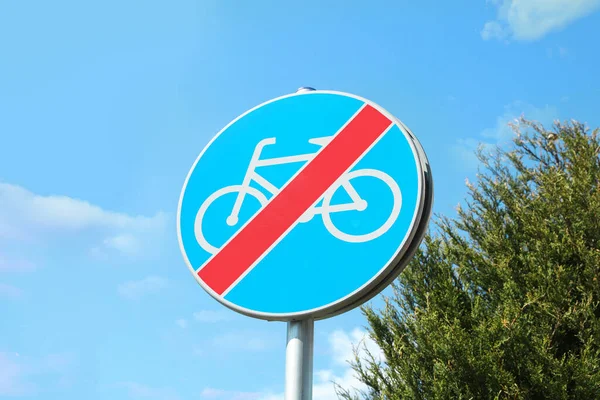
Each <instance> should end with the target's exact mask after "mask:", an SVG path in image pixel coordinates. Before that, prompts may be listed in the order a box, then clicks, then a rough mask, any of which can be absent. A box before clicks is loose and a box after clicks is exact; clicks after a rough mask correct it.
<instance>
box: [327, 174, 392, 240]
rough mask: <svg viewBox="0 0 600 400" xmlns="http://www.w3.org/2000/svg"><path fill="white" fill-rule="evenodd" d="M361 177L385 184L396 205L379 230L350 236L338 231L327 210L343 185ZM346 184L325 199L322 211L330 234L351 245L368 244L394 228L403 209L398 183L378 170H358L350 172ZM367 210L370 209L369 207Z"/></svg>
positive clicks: (328, 194)
mask: <svg viewBox="0 0 600 400" xmlns="http://www.w3.org/2000/svg"><path fill="white" fill-rule="evenodd" d="M359 177H371V178H375V179H378V180H380V181H383V183H385V184H386V185H387V187H388V188H389V189H390V191H391V192H392V196H393V200H394V203H393V206H392V210H391V212H390V215H389V216H388V218H387V219H386V221H385V222H384V223H383V224H382V225H381V226H379V227H378V228H377V229H375V230H374V231H372V232H369V233H365V234H360V235H352V234H349V233H346V232H342V231H341V230H340V229H338V228H337V227H336V226H335V225H334V223H333V221H332V220H331V215H330V213H329V212H327V211H326V210H329V206H330V204H331V199H332V198H333V196H334V194H335V192H336V191H337V190H338V189H339V188H342V184H343V183H344V182H348V181H350V180H352V179H354V178H359ZM344 182H340V183H339V185H338V186H337V187H336V189H335V190H330V191H329V192H328V193H327V194H326V195H325V197H324V198H323V206H322V209H323V210H324V212H323V213H322V216H323V224H324V225H325V227H326V228H327V230H328V231H329V233H331V234H332V235H333V236H334V237H336V238H338V239H339V240H343V241H345V242H350V243H363V242H368V241H370V240H373V239H376V238H378V237H379V236H381V235H383V234H384V233H386V232H387V231H388V230H389V229H390V228H391V227H392V225H393V224H394V222H396V219H397V218H398V215H400V209H401V208H402V193H401V191H400V187H399V186H398V184H397V183H396V181H395V180H394V179H393V178H392V177H391V176H389V175H388V174H386V173H385V172H382V171H379V170H376V169H358V170H356V171H352V172H349V173H348V174H347V175H346V178H345V180H344ZM367 208H368V205H367ZM363 211H364V210H363ZM360 212H362V211H360Z"/></svg>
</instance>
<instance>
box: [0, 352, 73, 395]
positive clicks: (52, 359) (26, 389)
mask: <svg viewBox="0 0 600 400" xmlns="http://www.w3.org/2000/svg"><path fill="white" fill-rule="evenodd" d="M74 363H75V357H74V356H73V355H72V354H66V353H64V354H49V355H46V356H44V357H41V358H31V357H23V356H21V355H19V354H18V353H14V352H13V353H2V352H0V397H4V396H7V397H10V396H25V395H32V394H35V393H36V392H38V391H39V390H40V389H44V388H42V387H41V384H38V383H34V380H35V381H38V379H37V378H39V377H44V378H45V379H43V380H44V381H47V382H52V384H53V385H64V384H65V383H68V382H69V374H70V372H71V371H72V369H73V368H72V367H73V365H74Z"/></svg>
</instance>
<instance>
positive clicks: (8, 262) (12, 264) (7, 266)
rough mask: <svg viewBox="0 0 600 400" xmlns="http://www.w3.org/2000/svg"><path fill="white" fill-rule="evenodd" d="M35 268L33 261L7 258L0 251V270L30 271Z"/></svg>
mask: <svg viewBox="0 0 600 400" xmlns="http://www.w3.org/2000/svg"><path fill="white" fill-rule="evenodd" d="M33 269H35V267H34V265H33V263H31V262H29V261H25V260H19V259H17V260H15V259H9V258H8V257H7V256H5V255H3V254H1V253H0V272H16V271H19V272H21V271H32V270H33Z"/></svg>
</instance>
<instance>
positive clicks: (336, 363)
mask: <svg viewBox="0 0 600 400" xmlns="http://www.w3.org/2000/svg"><path fill="white" fill-rule="evenodd" d="M329 346H330V351H331V356H332V359H331V364H332V368H331V369H320V370H316V371H315V373H314V381H313V399H314V400H338V397H337V394H336V392H335V384H334V382H335V383H336V384H338V385H340V386H341V387H343V388H344V389H347V390H350V391H352V390H353V389H354V390H364V389H365V386H364V384H363V383H362V382H361V381H359V380H358V379H357V377H356V375H355V373H354V370H353V369H352V368H351V367H350V365H349V361H352V360H354V353H353V348H356V349H357V351H358V355H359V357H360V358H361V359H366V357H367V351H368V352H370V353H371V354H372V355H373V356H374V357H375V359H376V360H379V361H384V357H383V353H382V352H381V350H380V349H379V347H378V346H377V345H376V344H375V342H373V340H371V339H370V338H369V336H368V335H367V334H366V332H365V331H363V330H361V329H358V328H356V329H354V330H352V331H350V332H346V331H343V330H337V331H334V332H332V333H331V334H330V335H329ZM365 349H366V350H367V351H366V350H365ZM202 397H203V398H205V399H208V400H210V399H214V400H255V399H256V400H284V395H283V393H273V392H269V391H263V392H258V393H257V392H239V391H231V390H221V389H214V388H205V389H204V390H203V391H202Z"/></svg>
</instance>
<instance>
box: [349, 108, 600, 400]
mask: <svg viewBox="0 0 600 400" xmlns="http://www.w3.org/2000/svg"><path fill="white" fill-rule="evenodd" d="M512 128H513V130H514V131H515V134H516V136H515V139H514V144H513V145H511V147H510V148H509V149H507V150H503V149H501V148H495V149H494V150H493V151H492V152H486V153H484V152H483V151H481V150H480V151H479V152H478V156H479V159H480V161H481V163H482V169H481V171H480V174H478V178H477V182H476V183H475V184H469V183H467V186H468V196H467V201H466V205H465V206H464V207H459V208H458V215H457V217H456V218H453V219H449V218H444V217H439V218H438V219H437V222H436V226H437V227H438V228H439V229H437V232H436V233H430V234H429V235H427V236H426V238H425V239H424V241H423V243H422V245H421V248H420V249H419V251H418V252H417V254H416V255H415V257H414V259H413V260H412V262H411V263H410V265H409V266H408V267H407V269H406V270H405V271H404V272H403V273H402V274H401V276H400V277H399V278H398V280H397V282H396V283H395V284H394V285H393V289H394V292H393V293H394V294H393V296H391V298H385V304H386V305H385V307H383V309H380V310H376V309H373V308H372V307H371V306H365V307H363V308H362V311H363V313H364V315H365V316H366V318H367V321H368V330H369V334H370V336H371V338H372V339H373V340H374V341H375V342H376V343H377V344H378V346H379V347H380V348H381V349H382V351H383V354H384V355H385V360H383V361H381V362H380V361H378V360H376V359H375V358H374V357H372V356H370V357H367V359H366V360H365V359H362V360H361V359H360V358H358V357H356V359H355V360H354V362H353V363H352V365H353V369H354V370H355V372H356V374H357V376H358V377H359V379H360V381H361V382H362V383H364V384H365V385H366V387H367V390H366V391H365V392H363V393H360V394H357V393H355V392H353V391H352V390H351V388H340V387H338V394H339V395H340V396H341V397H342V398H346V399H350V398H354V397H364V398H368V399H424V400H431V399H581V400H588V399H589V400H592V399H600V282H599V280H600V140H599V139H600V135H599V131H598V130H595V131H594V132H591V131H590V130H589V129H587V128H586V127H585V126H584V125H583V124H581V123H578V122H576V121H573V122H571V123H565V124H562V123H559V122H556V123H555V124H554V125H553V127H552V129H551V130H546V129H545V128H544V127H543V126H541V125H540V124H538V123H534V122H530V121H527V120H525V119H521V120H520V121H519V123H518V124H515V125H513V126H512Z"/></svg>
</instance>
